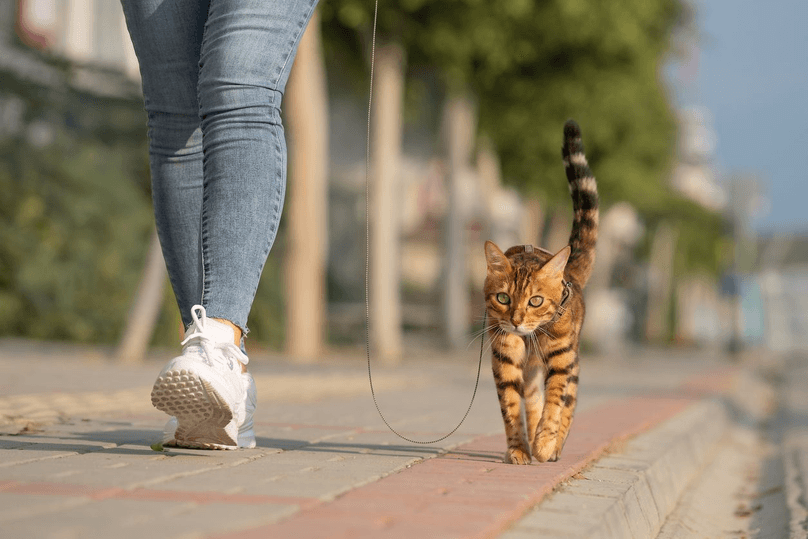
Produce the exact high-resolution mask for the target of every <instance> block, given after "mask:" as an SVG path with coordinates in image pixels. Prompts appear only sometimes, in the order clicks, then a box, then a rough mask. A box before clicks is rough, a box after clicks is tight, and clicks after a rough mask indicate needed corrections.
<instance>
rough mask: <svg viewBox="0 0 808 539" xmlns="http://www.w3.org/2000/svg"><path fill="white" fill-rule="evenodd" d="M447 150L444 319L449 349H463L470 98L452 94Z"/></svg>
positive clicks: (473, 129)
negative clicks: (465, 202) (465, 182)
mask: <svg viewBox="0 0 808 539" xmlns="http://www.w3.org/2000/svg"><path fill="white" fill-rule="evenodd" d="M445 129H446V131H445V136H446V150H447V153H448V159H447V160H448V163H449V177H448V182H447V183H448V185H447V187H448V199H449V204H448V208H447V212H446V222H445V233H444V257H445V258H444V279H445V281H444V287H443V293H444V298H443V308H444V313H443V319H444V321H445V324H446V326H445V332H446V333H445V337H446V342H447V344H448V346H449V348H450V349H452V350H461V349H463V348H464V347H465V346H466V345H467V344H468V340H467V339H468V325H469V315H470V312H471V310H470V308H471V307H470V305H469V293H468V271H467V260H466V258H467V253H466V221H467V217H468V208H464V207H463V203H464V197H463V193H464V187H465V186H464V178H466V177H467V176H468V175H469V174H471V153H472V150H473V147H474V140H475V134H476V127H475V122H474V107H473V105H472V103H471V101H470V99H468V98H467V97H452V98H450V99H449V102H448V103H447V106H446V117H445Z"/></svg>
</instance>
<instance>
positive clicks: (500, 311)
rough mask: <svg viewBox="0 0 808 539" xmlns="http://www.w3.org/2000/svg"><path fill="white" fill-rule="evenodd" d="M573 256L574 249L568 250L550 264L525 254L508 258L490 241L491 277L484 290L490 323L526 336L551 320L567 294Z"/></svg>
mask: <svg viewBox="0 0 808 539" xmlns="http://www.w3.org/2000/svg"><path fill="white" fill-rule="evenodd" d="M511 250H512V249H511ZM511 250H509V254H510V251H511ZM569 255H570V248H569V247H565V248H564V249H562V250H561V251H559V252H558V253H557V254H556V255H554V256H552V257H551V258H550V259H549V260H546V261H545V259H546V257H541V256H539V255H529V254H527V253H523V252H519V253H516V254H515V255H513V256H511V257H508V256H506V255H505V253H503V252H502V251H501V250H500V249H499V248H498V247H497V246H496V245H494V244H493V243H492V242H490V241H489V242H486V244H485V258H486V262H487V264H488V275H487V276H486V279H485V287H484V290H485V300H486V305H487V307H488V315H489V317H490V318H491V320H490V322H489V323H491V324H496V325H497V326H498V327H499V328H500V329H501V330H503V331H505V332H507V333H511V334H514V335H519V336H522V337H525V336H528V335H530V334H532V333H533V332H535V331H536V329H537V328H538V327H539V326H540V325H542V324H544V323H546V322H548V321H550V319H552V317H553V315H554V314H555V312H556V309H557V307H558V304H559V303H560V301H561V297H562V295H563V293H564V284H563V276H564V267H565V266H566V264H567V259H568V258H569Z"/></svg>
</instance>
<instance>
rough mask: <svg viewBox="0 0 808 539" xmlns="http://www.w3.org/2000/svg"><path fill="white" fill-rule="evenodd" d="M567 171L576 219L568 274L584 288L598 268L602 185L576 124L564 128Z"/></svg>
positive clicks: (568, 121) (570, 122) (566, 125)
mask: <svg viewBox="0 0 808 539" xmlns="http://www.w3.org/2000/svg"><path fill="white" fill-rule="evenodd" d="M561 155H562V156H563V157H564V170H565V171H566V173H567V181H568V182H569V187H570V195H572V208H573V211H574V212H575V218H574V220H573V222H572V232H570V242H569V244H570V247H572V253H571V254H570V257H569V261H568V262H567V269H566V274H567V276H568V277H569V278H570V279H572V280H573V281H575V282H577V283H578V284H580V285H581V286H582V287H583V286H584V285H585V284H586V282H587V281H588V280H589V276H590V275H591V274H592V267H593V266H594V264H595V243H596V242H597V239H598V184H597V182H596V181H595V177H594V176H593V175H592V171H591V170H590V169H589V164H588V163H587V162H586V156H585V155H584V144H583V141H582V140H581V128H580V127H578V124H577V123H575V121H574V120H567V123H566V124H564V146H563V147H562V148H561Z"/></svg>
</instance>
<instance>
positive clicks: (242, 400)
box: [151, 305, 255, 449]
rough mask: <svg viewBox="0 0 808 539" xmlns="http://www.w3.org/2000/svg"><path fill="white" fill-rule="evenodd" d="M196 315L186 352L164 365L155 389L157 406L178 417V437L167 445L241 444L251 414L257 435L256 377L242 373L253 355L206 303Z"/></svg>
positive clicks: (233, 446) (217, 446)
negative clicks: (209, 314)
mask: <svg viewBox="0 0 808 539" xmlns="http://www.w3.org/2000/svg"><path fill="white" fill-rule="evenodd" d="M191 316H192V317H193V320H194V322H193V324H192V325H191V327H189V328H188V330H187V331H186V332H185V340H183V341H182V345H183V349H182V355H181V356H178V357H175V358H174V359H172V360H171V361H169V362H168V364H167V365H166V366H165V367H164V368H163V370H162V371H161V372H160V375H159V376H158V377H157V381H156V382H155V383H154V387H153V389H152V393H151V400H152V404H153V405H154V406H155V408H157V409H158V410H161V411H163V412H165V413H167V414H169V415H172V416H174V417H175V419H176V423H175V425H174V426H173V429H172V430H173V436H172V439H169V440H165V441H164V443H165V444H166V445H177V446H181V447H194V448H200V449H237V448H238V447H239V446H241V444H240V443H239V442H240V440H239V438H241V436H240V433H239V430H240V427H241V426H242V425H247V423H248V421H247V419H248V416H249V428H248V429H247V430H248V431H249V432H250V433H252V413H249V414H248V413H247V408H248V406H249V401H250V400H251V399H250V393H251V392H252V409H253V410H254V409H255V388H254V386H253V387H252V388H250V381H251V380H252V376H250V375H244V374H242V372H241V370H242V367H241V365H242V364H244V365H246V364H247V363H248V362H249V359H248V358H247V356H246V355H245V354H244V353H243V352H242V351H241V349H240V348H239V347H238V346H236V345H235V344H234V343H233V337H234V333H233V328H231V327H230V326H228V325H227V324H225V323H223V322H219V321H217V320H211V319H209V318H208V317H207V315H206V313H205V308H204V307H202V306H201V305H195V306H194V307H193V308H192V309H191ZM250 390H252V391H250ZM171 423H172V421H169V425H171ZM169 425H166V429H168V428H169ZM248 442H249V441H248ZM252 444H253V446H254V444H255V435H254V434H252Z"/></svg>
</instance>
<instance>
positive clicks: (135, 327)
mask: <svg viewBox="0 0 808 539" xmlns="http://www.w3.org/2000/svg"><path fill="white" fill-rule="evenodd" d="M166 275H167V274H166V265H165V261H164V260H163V251H162V250H161V249H160V240H159V239H158V238H157V231H156V230H155V231H154V232H152V235H151V240H150V241H149V250H148V253H147V254H146V262H145V264H144V266H143V276H142V277H141V279H140V285H139V286H138V289H137V293H136V294H135V298H134V300H133V302H132V307H131V309H130V310H129V316H128V317H127V320H126V328H125V329H124V333H123V337H122V338H121V342H120V343H119V344H118V349H117V350H116V351H115V359H117V360H118V361H123V362H138V361H141V360H142V359H143V356H144V355H145V354H146V350H147V349H148V347H149V342H151V338H152V334H153V333H154V326H155V324H157V318H158V317H159V315H160V307H161V306H162V305H163V292H164V290H165V282H166Z"/></svg>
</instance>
